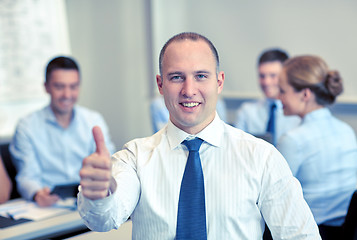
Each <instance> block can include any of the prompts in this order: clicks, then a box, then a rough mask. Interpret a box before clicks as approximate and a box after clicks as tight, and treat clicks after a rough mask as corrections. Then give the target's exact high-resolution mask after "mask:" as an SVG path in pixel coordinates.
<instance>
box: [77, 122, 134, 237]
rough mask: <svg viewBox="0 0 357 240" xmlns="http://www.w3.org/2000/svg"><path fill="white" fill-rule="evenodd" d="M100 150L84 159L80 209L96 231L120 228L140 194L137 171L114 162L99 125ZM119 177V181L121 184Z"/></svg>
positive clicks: (96, 140) (79, 195) (97, 136)
mask: <svg viewBox="0 0 357 240" xmlns="http://www.w3.org/2000/svg"><path fill="white" fill-rule="evenodd" d="M93 136H94V139H95V143H96V146H97V149H96V152H94V153H93V154H91V155H90V156H88V157H86V158H85V159H84V160H83V166H82V169H81V170H80V177H81V181H80V183H81V186H80V191H79V194H78V210H79V213H80V215H81V217H82V218H83V220H84V221H85V223H86V225H87V226H88V227H89V228H90V229H92V230H95V231H109V230H111V229H113V228H118V227H119V226H120V224H122V223H123V222H125V221H126V220H127V219H128V217H129V216H130V214H131V213H132V211H133V209H134V207H135V206H136V203H137V201H138V199H139V194H140V182H139V180H138V179H137V176H136V173H135V172H134V171H131V172H130V171H126V170H125V166H126V165H125V164H124V166H123V167H122V168H121V167H120V166H119V165H120V163H117V164H115V165H114V168H115V169H113V174H114V177H115V178H114V177H113V175H112V163H111V160H110V157H109V152H108V150H107V148H106V146H105V141H104V137H103V134H102V131H101V129H100V128H99V127H94V128H93ZM117 181H118V184H117Z"/></svg>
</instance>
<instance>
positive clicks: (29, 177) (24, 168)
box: [10, 122, 59, 206]
mask: <svg viewBox="0 0 357 240" xmlns="http://www.w3.org/2000/svg"><path fill="white" fill-rule="evenodd" d="M10 153H11V156H12V159H13V161H14V164H15V166H16V169H17V175H16V181H17V186H18V189H19V193H20V194H21V196H22V197H23V198H25V199H27V200H35V199H38V198H36V194H37V193H38V192H39V193H40V195H39V196H42V197H41V198H39V199H40V202H38V203H39V205H41V206H49V205H52V204H53V203H54V202H56V201H57V200H58V199H59V198H58V196H51V197H50V196H49V193H47V194H46V192H48V191H47V190H44V189H45V188H44V187H43V186H42V183H41V180H40V178H41V170H40V166H39V163H38V161H37V159H36V155H35V149H34V146H33V141H32V139H31V136H30V134H29V133H28V128H27V126H26V125H25V124H24V123H23V122H20V123H19V125H18V126H17V128H16V132H15V135H14V138H13V141H12V143H11V144H10Z"/></svg>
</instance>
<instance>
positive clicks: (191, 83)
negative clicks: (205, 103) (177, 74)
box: [181, 77, 196, 97]
mask: <svg viewBox="0 0 357 240" xmlns="http://www.w3.org/2000/svg"><path fill="white" fill-rule="evenodd" d="M195 89H196V81H195V79H194V78H193V77H188V78H186V79H185V81H184V82H183V86H182V92H181V93H182V95H184V96H186V97H192V96H193V95H195V91H196V90H195Z"/></svg>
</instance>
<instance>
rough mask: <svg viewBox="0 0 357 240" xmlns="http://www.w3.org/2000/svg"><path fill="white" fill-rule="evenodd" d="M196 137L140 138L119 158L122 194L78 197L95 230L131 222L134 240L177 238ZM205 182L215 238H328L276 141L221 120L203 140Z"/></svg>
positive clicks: (172, 133)
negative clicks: (267, 234) (190, 143)
mask: <svg viewBox="0 0 357 240" xmlns="http://www.w3.org/2000/svg"><path fill="white" fill-rule="evenodd" d="M188 137H192V136H191V135H189V134H188V133H186V132H184V131H182V130H180V129H178V128H177V127H175V126H174V125H173V124H172V123H171V122H170V121H169V123H168V125H167V126H166V127H165V128H163V129H161V130H160V131H159V132H158V133H156V134H154V135H153V136H151V137H147V138H141V139H135V140H133V141H130V142H129V143H127V144H126V145H125V146H124V149H123V150H122V151H119V152H117V153H115V154H114V155H113V157H112V161H113V168H112V174H113V177H114V178H115V180H116V183H117V188H116V189H115V191H114V192H113V194H112V195H111V196H109V197H107V198H105V199H102V200H96V201H91V200H89V199H86V198H84V197H83V195H82V194H81V192H80V193H79V198H78V207H79V212H80V214H81V216H82V218H83V219H84V220H85V222H86V224H87V226H88V227H89V228H91V229H93V230H95V231H109V230H111V229H113V228H118V227H119V226H120V225H121V224H122V223H123V222H125V221H126V220H127V218H128V217H129V216H131V219H132V223H133V233H132V238H133V239H174V238H175V234H176V221H177V209H178V200H179V194H180V185H181V180H182V176H183V172H184V169H185V164H186V161H187V156H188V151H187V148H186V147H185V146H184V145H183V144H181V142H182V141H183V140H185V139H186V138H188ZM197 137H199V138H201V139H203V140H204V142H203V144H202V146H201V148H200V150H199V153H200V158H201V161H202V168H203V174H204V181H205V199H206V214H207V216H206V219H207V235H208V239H249V240H254V239H257V240H258V239H262V235H263V231H264V220H265V221H266V222H267V224H268V225H269V227H270V230H271V232H272V235H273V237H274V239H320V236H319V233H318V228H317V225H316V223H315V221H314V219H313V216H312V214H311V211H310V209H309V208H308V206H307V204H306V202H305V200H304V199H303V195H302V190H301V186H300V184H299V182H298V181H297V180H296V179H295V178H294V177H293V176H292V174H291V171H290V169H289V167H288V165H287V163H286V161H285V159H284V158H283V157H282V155H281V154H280V153H279V152H278V151H277V150H276V149H275V148H274V147H273V146H272V145H270V144H269V143H267V142H265V141H263V140H260V139H257V138H255V137H253V136H251V135H249V134H247V133H245V132H243V131H241V130H239V129H236V128H234V127H231V126H229V125H227V124H225V123H224V122H223V121H222V120H220V118H219V117H218V115H217V114H216V117H215V119H214V121H213V122H212V123H211V124H209V125H208V126H207V127H206V128H205V129H204V130H202V131H201V132H200V133H198V134H197Z"/></svg>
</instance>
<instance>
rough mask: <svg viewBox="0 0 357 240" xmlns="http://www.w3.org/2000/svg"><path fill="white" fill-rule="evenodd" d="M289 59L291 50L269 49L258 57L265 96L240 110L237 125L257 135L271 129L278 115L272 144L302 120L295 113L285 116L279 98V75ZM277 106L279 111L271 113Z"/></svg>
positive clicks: (261, 83) (261, 85)
mask: <svg viewBox="0 0 357 240" xmlns="http://www.w3.org/2000/svg"><path fill="white" fill-rule="evenodd" d="M286 59H288V55H287V53H285V52H284V51H282V50H280V49H269V50H267V51H265V52H263V53H262V54H261V55H260V57H259V59H258V74H259V85H260V88H261V90H262V92H263V93H264V96H265V98H264V99H260V100H256V101H253V102H246V103H243V104H242V106H241V107H240V108H239V109H238V112H237V118H236V122H235V124H234V125H235V127H237V128H239V129H242V130H243V131H245V132H248V133H251V134H253V135H256V136H261V135H265V134H266V133H267V132H268V130H269V129H268V122H269V117H270V115H274V119H275V120H274V123H273V124H274V127H275V129H274V130H273V132H271V134H272V135H273V136H272V140H271V141H272V143H274V144H276V142H277V141H278V140H279V138H280V137H281V136H282V135H283V134H284V133H285V132H287V131H288V130H290V129H292V128H294V127H296V126H297V125H298V124H299V123H300V119H299V118H297V117H295V116H288V117H286V116H284V114H283V107H282V104H281V102H280V100H279V99H278V97H279V78H278V77H279V74H280V71H281V69H282V64H283V62H284V61H285V60H286ZM273 105H274V108H275V109H274V110H275V112H272V114H271V113H270V112H271V109H272V106H273Z"/></svg>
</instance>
